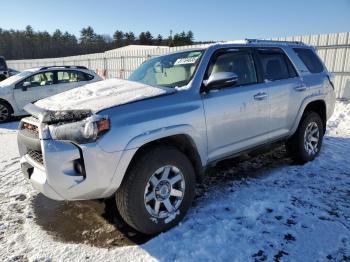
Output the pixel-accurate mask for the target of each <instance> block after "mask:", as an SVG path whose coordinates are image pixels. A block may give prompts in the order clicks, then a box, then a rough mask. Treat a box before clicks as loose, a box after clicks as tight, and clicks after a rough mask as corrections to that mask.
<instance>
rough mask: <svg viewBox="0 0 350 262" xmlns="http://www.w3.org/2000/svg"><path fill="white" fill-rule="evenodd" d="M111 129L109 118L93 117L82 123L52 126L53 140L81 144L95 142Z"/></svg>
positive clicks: (50, 128)
mask: <svg viewBox="0 0 350 262" xmlns="http://www.w3.org/2000/svg"><path fill="white" fill-rule="evenodd" d="M109 129H110V121H109V119H108V117H105V116H99V115H92V116H90V117H88V118H86V119H84V120H82V121H79V122H73V123H61V124H56V125H50V126H49V130H50V134H51V137H52V139H55V140H69V141H73V142H77V143H79V144H84V143H91V142H95V141H96V140H97V139H98V138H99V137H100V136H102V135H103V134H104V133H106V132H107V131H108V130H109Z"/></svg>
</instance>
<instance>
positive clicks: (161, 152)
mask: <svg viewBox="0 0 350 262" xmlns="http://www.w3.org/2000/svg"><path fill="white" fill-rule="evenodd" d="M164 166H174V167H176V168H178V169H179V170H180V171H181V172H182V175H183V180H182V181H184V182H185V188H184V195H183V198H182V202H180V205H179V206H178V208H177V209H176V210H174V213H173V215H172V216H169V217H165V218H158V217H155V216H152V215H151V214H150V213H149V211H147V208H146V205H145V199H144V197H145V194H146V193H145V190H146V188H148V186H147V185H149V184H148V182H149V179H150V178H151V176H152V175H154V173H155V171H156V170H158V169H160V168H162V167H164ZM159 181H160V180H159ZM195 181H196V180H195V171H194V168H193V166H192V164H191V162H190V161H189V159H188V158H187V157H186V156H185V155H184V154H183V153H182V152H180V151H179V150H177V149H176V148H173V147H166V146H160V147H153V148H150V149H149V150H147V151H145V152H143V153H142V154H141V155H140V156H138V157H137V159H136V160H135V161H133V162H132V166H131V167H130V168H129V169H128V172H127V174H126V177H125V178H124V180H123V182H122V185H121V186H120V188H119V189H118V191H117V193H116V203H117V208H118V211H119V213H120V215H121V216H122V218H123V219H124V220H125V222H126V223H127V224H129V225H130V226H131V227H133V228H134V229H136V230H137V231H139V232H141V233H144V234H150V235H152V234H158V233H160V232H164V231H166V230H168V229H170V228H172V227H173V226H175V225H176V224H178V223H179V222H180V221H181V220H182V219H183V218H184V216H185V215H186V213H187V211H188V209H189V208H190V206H191V203H192V201H193V198H194V195H195Z"/></svg>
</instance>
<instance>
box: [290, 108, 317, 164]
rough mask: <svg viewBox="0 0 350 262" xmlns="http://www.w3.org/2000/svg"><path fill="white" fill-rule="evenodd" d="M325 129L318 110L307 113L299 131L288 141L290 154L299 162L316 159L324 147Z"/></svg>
mask: <svg viewBox="0 0 350 262" xmlns="http://www.w3.org/2000/svg"><path fill="white" fill-rule="evenodd" d="M323 130H324V129H323V123H322V119H321V117H320V116H319V114H317V113H316V112H308V113H306V115H305V116H304V117H303V118H302V120H301V122H300V124H299V127H298V129H297V131H296V132H295V134H294V135H293V136H292V137H291V138H290V139H289V140H288V141H287V143H286V148H287V152H288V153H289V155H290V156H291V157H292V158H293V159H294V160H295V161H297V162H298V163H306V162H308V161H311V160H314V159H315V157H317V156H318V155H319V153H320V150H321V147H322V140H323V135H324V134H323Z"/></svg>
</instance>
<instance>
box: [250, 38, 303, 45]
mask: <svg viewBox="0 0 350 262" xmlns="http://www.w3.org/2000/svg"><path fill="white" fill-rule="evenodd" d="M245 41H246V42H247V43H249V44H267V45H270V44H276V45H281V44H282V45H305V44H304V43H303V42H300V41H279V40H263V39H245Z"/></svg>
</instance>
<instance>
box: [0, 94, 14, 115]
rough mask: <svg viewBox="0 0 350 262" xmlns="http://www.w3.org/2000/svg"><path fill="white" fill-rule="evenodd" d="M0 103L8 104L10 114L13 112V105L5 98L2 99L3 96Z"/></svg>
mask: <svg viewBox="0 0 350 262" xmlns="http://www.w3.org/2000/svg"><path fill="white" fill-rule="evenodd" d="M0 103H4V104H6V105H8V106H9V108H10V112H11V114H13V113H14V110H13V106H12V105H11V103H10V102H8V101H7V100H5V99H3V98H0Z"/></svg>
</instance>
